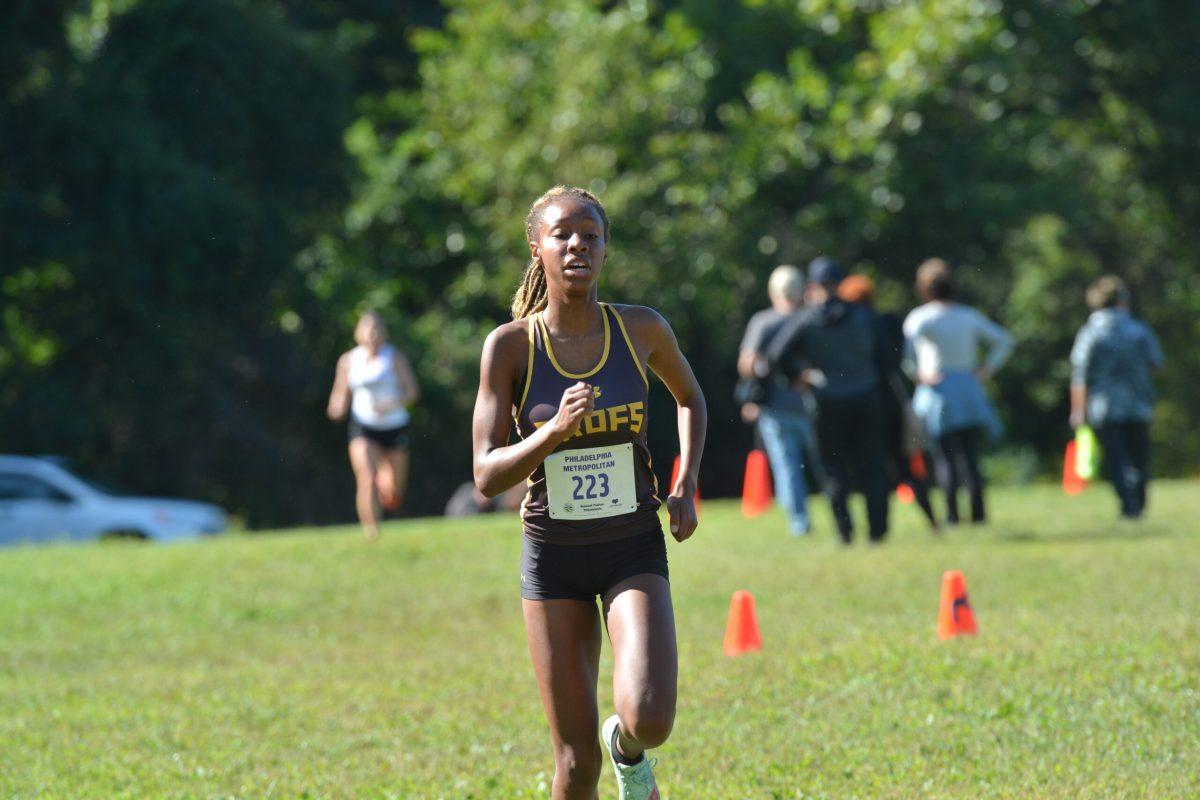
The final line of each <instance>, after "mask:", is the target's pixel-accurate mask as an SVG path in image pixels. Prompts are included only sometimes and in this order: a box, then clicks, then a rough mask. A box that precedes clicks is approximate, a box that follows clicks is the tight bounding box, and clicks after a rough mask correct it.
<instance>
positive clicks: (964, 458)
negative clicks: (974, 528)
mask: <svg viewBox="0 0 1200 800" xmlns="http://www.w3.org/2000/svg"><path fill="white" fill-rule="evenodd" d="M981 435H982V431H981V430H980V429H979V428H966V429H964V430H958V431H953V432H951V433H947V434H945V435H943V436H940V437H938V439H937V441H936V442H935V444H934V448H933V471H934V475H935V476H936V478H937V484H938V488H940V489H941V490H942V494H944V495H945V496H946V520H947V521H948V522H949V523H950V524H951V525H957V524H958V489H959V487H960V486H965V487H966V489H967V493H968V494H969V495H970V496H971V521H972V522H983V521H984V520H986V519H987V513H986V510H985V509H984V507H983V474H982V473H981V472H980V471H979V440H980V438H981Z"/></svg>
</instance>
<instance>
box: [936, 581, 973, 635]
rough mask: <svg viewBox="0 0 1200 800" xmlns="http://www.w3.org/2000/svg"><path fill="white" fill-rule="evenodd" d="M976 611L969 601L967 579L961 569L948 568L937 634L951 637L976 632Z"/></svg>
mask: <svg viewBox="0 0 1200 800" xmlns="http://www.w3.org/2000/svg"><path fill="white" fill-rule="evenodd" d="M976 632H977V631H976V628H975V612H973V611H972V610H971V604H970V603H969V602H968V601H967V579H966V578H964V577H963V574H962V572H961V571H959V570H956V569H951V570H947V571H946V574H944V575H942V603H941V606H940V607H939V608H938V626H937V635H938V638H939V639H949V638H951V637H954V636H963V635H966V634H974V633H976Z"/></svg>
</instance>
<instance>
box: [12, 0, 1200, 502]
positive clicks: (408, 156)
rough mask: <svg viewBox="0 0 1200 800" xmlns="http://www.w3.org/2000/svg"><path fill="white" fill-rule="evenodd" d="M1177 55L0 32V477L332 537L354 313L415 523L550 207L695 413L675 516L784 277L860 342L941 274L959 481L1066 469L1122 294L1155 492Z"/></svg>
mask: <svg viewBox="0 0 1200 800" xmlns="http://www.w3.org/2000/svg"><path fill="white" fill-rule="evenodd" d="M1196 41H1200V6H1197V5H1196V4H1194V3H1191V2H1188V0H1142V1H1141V2H1138V3H1097V2H1093V1H1092V0H1055V1H1054V2H1051V1H1050V0H1003V2H1002V1H1001V0H946V2H940V3H926V4H914V3H896V2H889V1H888V0H803V2H800V3H796V2H794V0H788V1H787V2H784V0H742V2H736V3H731V2H727V1H726V0H677V1H676V2H665V1H664V2H652V1H651V0H617V1H612V2H600V1H599V0H517V1H516V2H511V3H493V2H486V0H447V2H444V3H436V2H429V1H425V2H419V1H416V0H414V1H411V2H407V3H403V4H395V3H389V2H385V1H384V0H320V1H319V2H303V3H301V2H290V1H289V0H207V1H206V2H203V3H195V2H188V1H187V0H37V1H36V2H35V1H34V0H17V2H15V3H8V4H5V6H4V9H3V10H0V293H2V295H0V297H2V306H3V308H2V311H0V315H2V316H0V441H3V442H4V446H3V450H4V451H6V452H18V453H58V454H63V455H67V456H70V457H72V458H73V459H75V460H76V461H78V462H79V463H80V464H81V466H82V468H83V469H84V470H85V471H87V472H89V473H91V474H97V475H101V476H104V477H107V478H110V479H112V480H115V481H116V482H118V483H123V484H126V485H128V486H131V487H134V488H136V489H137V490H138V491H140V492H146V493H172V494H186V495H189V496H194V497H198V498H204V499H209V500H213V501H215V502H218V503H221V504H222V505H224V506H225V507H227V508H229V509H231V510H233V511H235V512H236V513H238V514H240V515H241V516H242V517H243V518H244V519H245V520H246V521H247V522H248V523H249V524H251V525H253V526H267V525H282V524H294V523H308V522H327V521H335V520H348V519H350V518H352V515H353V507H352V506H353V504H352V492H351V485H352V482H351V477H350V473H349V469H348V467H347V465H346V463H345V451H344V445H345V439H344V433H343V431H341V430H340V429H339V428H337V427H336V426H333V425H332V424H330V423H328V422H327V421H326V420H325V419H324V416H323V408H324V401H325V398H326V396H327V393H328V389H329V384H330V381H331V379H332V370H333V365H334V361H335V359H336V356H337V354H338V353H339V352H340V351H342V350H344V349H346V348H347V347H349V346H350V344H351V342H350V329H351V326H352V324H353V321H354V319H355V318H356V316H357V314H358V313H360V312H361V311H362V310H364V309H366V308H374V309H378V310H379V311H380V312H381V313H382V314H383V315H384V317H385V318H386V319H387V320H388V322H389V324H390V327H391V332H392V336H393V338H394V339H395V340H396V341H397V342H398V344H399V345H400V346H401V347H402V348H403V349H405V350H406V351H407V352H409V353H410V355H411V357H412V360H413V363H414V365H415V367H416V370H417V372H418V374H419V376H420V379H421V382H422V384H423V387H424V389H425V400H424V402H423V403H422V404H421V406H420V407H419V408H418V409H416V410H415V415H414V432H415V438H414V447H413V449H414V471H413V479H412V491H411V493H410V496H411V498H412V502H411V506H410V510H411V511H412V512H413V513H437V512H438V511H440V509H441V506H442V505H443V504H444V502H445V500H446V498H447V497H449V495H450V493H451V492H452V491H453V489H454V488H455V486H456V485H457V484H458V483H460V482H461V481H464V480H467V479H469V477H470V452H469V436H468V432H467V431H468V425H469V415H470V410H471V406H472V404H473V400H474V388H475V381H476V378H477V368H478V355H479V350H480V345H481V342H482V339H483V337H484V335H485V334H486V332H487V331H488V330H490V329H491V328H492V327H493V326H494V325H495V324H497V323H498V322H500V321H502V320H503V319H504V318H505V315H506V309H507V307H508V300H509V297H510V295H511V293H512V291H513V289H514V288H515V286H516V283H517V280H518V278H519V275H520V270H521V268H522V266H523V264H524V262H525V259H526V257H527V247H526V246H525V244H524V242H523V229H522V228H523V218H524V215H525V212H526V210H527V208H528V205H529V203H530V202H531V201H532V200H533V199H534V198H536V197H537V196H538V195H539V194H540V193H541V192H542V191H543V190H545V189H546V188H547V187H549V186H551V185H554V184H557V183H571V184H577V185H582V186H585V187H587V188H589V189H591V190H593V191H595V192H597V193H598V194H600V195H601V197H602V198H603V200H604V201H605V203H606V206H607V207H608V210H609V214H610V216H611V218H612V220H613V242H612V245H611V250H612V258H611V260H610V264H609V266H608V268H607V274H606V276H605V278H604V283H603V291H604V294H605V297H606V299H609V300H612V301H614V302H629V303H645V304H649V305H653V306H655V307H656V308H658V309H659V310H660V311H662V312H663V314H664V315H665V316H666V317H667V318H668V319H669V320H670V321H671V322H672V324H673V325H674V327H675V330H676V333H677V334H678V335H679V337H680V340H681V343H682V344H683V347H684V350H685V352H686V353H687V354H688V356H689V358H690V359H691V361H692V363H693V366H694V367H695V368H696V371H697V373H698V377H699V379H700V381H701V384H702V385H703V386H704V387H705V389H706V392H707V395H708V399H709V405H710V412H711V418H712V425H711V429H710V433H709V456H708V458H707V459H706V460H705V464H704V469H703V471H702V472H703V474H702V491H703V492H704V493H705V494H706V495H710V496H712V495H718V494H723V493H733V492H735V491H736V490H737V487H738V485H739V480H740V473H741V455H740V454H742V453H744V452H745V450H746V449H748V447H749V446H750V445H751V438H750V432H749V431H748V430H747V429H746V428H745V427H744V426H742V425H741V423H740V422H738V421H737V413H736V409H735V408H734V405H733V401H732V398H731V396H730V389H731V387H732V384H733V378H734V366H733V362H734V354H735V352H736V348H737V344H738V341H739V339H740V336H741V333H742V329H743V326H744V324H745V321H746V319H747V318H748V317H749V315H750V314H751V313H752V312H753V311H754V310H756V309H757V308H758V307H761V306H762V305H764V304H765V279H766V275H767V274H768V273H769V272H770V270H771V269H772V268H773V267H774V266H776V265H777V264H779V263H796V264H801V265H802V264H804V263H806V262H807V261H808V260H809V259H810V258H812V257H813V256H815V255H817V254H830V255H834V256H837V257H838V258H839V259H840V260H842V261H843V262H844V263H846V264H847V265H848V266H850V267H851V268H852V269H854V270H856V271H861V272H864V273H867V274H869V275H871V276H872V277H874V278H875V280H876V281H877V283H878V285H879V287H880V303H879V305H880V306H881V307H882V308H884V309H887V310H896V311H902V310H904V309H907V308H908V307H910V306H912V305H913V304H914V303H915V300H914V298H913V296H912V291H911V283H912V274H913V271H914V269H915V266H916V265H917V264H918V263H919V262H920V261H921V260H923V259H924V258H926V257H928V256H933V255H936V256H940V257H942V258H945V259H947V260H948V261H950V262H952V263H954V264H956V265H957V267H958V274H959V277H960V279H961V283H962V285H963V288H964V292H965V294H966V297H967V299H968V300H970V301H971V302H973V303H974V304H976V305H978V306H979V307H981V308H982V309H983V310H985V311H986V312H987V313H988V314H989V315H991V316H992V317H993V318H995V319H997V320H998V321H1000V322H1002V323H1003V324H1005V325H1006V326H1008V327H1009V328H1010V329H1011V330H1012V331H1013V333H1014V335H1015V336H1016V338H1017V349H1016V353H1015V355H1014V357H1013V359H1012V361H1011V362H1010V363H1009V365H1008V366H1007V367H1006V368H1005V370H1003V371H1002V372H1001V373H1000V375H999V376H998V377H997V380H996V383H995V386H994V387H993V388H994V390H995V394H996V399H997V404H998V406H999V408H1000V409H1001V413H1002V414H1003V415H1004V417H1005V420H1006V422H1007V428H1008V430H1007V434H1006V439H1005V442H1004V444H1003V445H1002V448H1001V451H1000V454H999V456H998V458H997V461H996V462H995V464H996V465H997V468H1000V467H1005V468H1007V469H1010V470H1012V471H1016V472H1022V473H1029V474H1036V473H1038V472H1039V471H1047V470H1049V469H1050V468H1051V467H1052V465H1053V463H1054V459H1055V458H1057V457H1058V455H1059V453H1060V452H1061V445H1062V443H1063V442H1064V441H1065V439H1066V438H1067V437H1068V435H1069V432H1068V429H1067V427H1066V425H1065V420H1066V382H1067V376H1068V367H1067V364H1066V355H1067V353H1068V351H1069V349H1070V344H1071V340H1072V337H1073V335H1074V332H1075V330H1076V329H1077V327H1078V326H1079V324H1081V323H1082V321H1083V319H1084V318H1085V316H1086V309H1085V306H1084V303H1083V290H1084V288H1085V286H1086V285H1087V283H1088V282H1090V281H1091V280H1092V279H1094V278H1095V277H1097V276H1099V275H1101V274H1104V273H1109V272H1113V273H1117V274H1120V275H1122V276H1124V277H1125V278H1126V279H1127V280H1128V281H1129V283H1130V285H1131V287H1132V289H1133V291H1134V301H1135V310H1136V311H1137V312H1138V313H1139V314H1141V315H1142V316H1144V317H1145V318H1146V319H1147V320H1148V321H1149V322H1150V324H1151V325H1152V326H1154V327H1155V329H1156V330H1157V331H1158V332H1159V334H1160V336H1161V338H1162V341H1163V345H1164V349H1165V351H1166V353H1167V358H1168V373H1167V375H1166V377H1165V378H1164V379H1162V381H1161V382H1160V385H1159V388H1160V402H1159V408H1158V418H1157V421H1156V427H1155V429H1154V437H1155V442H1156V448H1157V449H1156V458H1155V463H1156V467H1157V468H1158V470H1159V471H1160V472H1175V473H1179V472H1182V471H1188V472H1190V471H1192V470H1193V469H1194V467H1195V464H1196V461H1197V455H1198V453H1200V407H1198V406H1197V404H1196V403H1195V401H1194V399H1193V397H1192V396H1191V393H1192V391H1193V389H1192V386H1191V382H1192V378H1193V376H1195V375H1197V374H1200V354H1198V352H1197V348H1196V347H1194V346H1193V339H1194V338H1195V337H1196V335H1197V333H1200V257H1198V256H1197V253H1200V246H1198V245H1200V241H1198V240H1200V147H1197V142H1198V141H1200V88H1198V87H1200V54H1198V51H1197V48H1196V47H1195V42H1196ZM650 414H651V416H654V417H656V418H660V419H669V415H670V414H671V403H670V399H669V397H667V396H666V394H665V392H663V391H661V390H658V391H657V392H656V394H655V395H654V396H653V397H652V403H651V409H650ZM673 428H674V426H673V425H669V424H659V425H656V426H651V429H650V430H651V431H652V442H651V444H652V448H653V450H654V453H655V454H656V456H657V459H656V464H659V465H660V466H662V467H663V468H664V469H669V468H670V457H671V456H672V455H673V453H674V449H673V448H674V444H673V436H674V430H673ZM664 477H665V476H664Z"/></svg>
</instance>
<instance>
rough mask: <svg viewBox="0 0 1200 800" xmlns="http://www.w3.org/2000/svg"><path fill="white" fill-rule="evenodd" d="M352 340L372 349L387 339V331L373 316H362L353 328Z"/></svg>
mask: <svg viewBox="0 0 1200 800" xmlns="http://www.w3.org/2000/svg"><path fill="white" fill-rule="evenodd" d="M354 341H355V342H356V343H357V344H360V345H362V346H363V347H370V348H372V349H374V348H377V347H379V346H380V345H382V344H383V343H384V342H385V341H387V331H385V330H384V328H383V325H381V324H379V320H377V319H376V318H375V317H373V316H372V317H363V318H362V319H360V320H359V321H358V326H357V327H356V328H355V329H354Z"/></svg>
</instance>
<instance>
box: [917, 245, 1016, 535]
mask: <svg viewBox="0 0 1200 800" xmlns="http://www.w3.org/2000/svg"><path fill="white" fill-rule="evenodd" d="M916 289H917V295H918V296H920V298H921V299H922V300H924V301H925V303H924V305H921V306H919V307H917V308H915V309H913V310H912V311H911V312H910V313H909V315H908V317H907V318H906V319H905V320H904V336H905V349H906V361H907V362H908V365H909V369H910V370H911V371H912V372H913V373H915V380H916V382H917V388H916V391H915V392H914V393H913V411H914V412H915V413H916V415H917V417H918V418H919V419H920V420H921V424H922V426H923V427H924V428H925V435H926V436H927V437H928V438H929V439H930V440H931V441H932V442H933V445H934V446H933V459H934V472H935V475H936V477H937V482H938V485H939V486H940V487H941V489H942V491H943V493H944V494H945V495H946V519H947V521H949V523H950V524H951V525H957V524H958V498H957V494H958V488H959V487H960V486H965V487H966V489H967V492H968V493H969V494H970V497H971V521H972V522H976V523H982V522H985V521H986V520H987V512H986V509H985V508H984V499H983V488H984V487H983V475H982V474H981V472H980V470H979V448H980V444H981V439H982V438H983V436H984V435H985V434H986V435H988V436H989V437H990V438H996V437H998V436H999V435H1000V433H1001V432H1002V430H1003V428H1002V426H1001V424H1000V418H999V417H998V416H997V415H996V411H995V409H994V408H993V407H992V404H991V402H990V401H989V400H988V398H987V395H986V394H984V391H983V386H982V385H981V382H982V381H986V380H987V379H988V378H990V377H991V376H992V374H993V373H995V371H996V370H997V369H999V368H1000V366H1001V365H1002V364H1003V363H1004V362H1005V361H1006V360H1007V359H1008V357H1009V355H1010V354H1011V353H1012V336H1011V335H1010V334H1009V333H1008V331H1006V330H1005V329H1004V328H1002V327H1000V326H999V325H997V324H996V323H994V322H992V321H991V320H989V319H988V318H987V317H985V316H984V315H983V314H981V313H980V312H978V311H976V310H975V309H974V308H971V307H970V306H966V305H963V304H961V303H958V302H956V301H955V299H954V297H955V294H956V289H955V284H954V276H953V274H952V273H951V271H950V267H949V266H947V264H946V262H945V261H942V260H941V259H940V258H931V259H929V260H928V261H926V262H924V263H923V264H921V266H920V267H918V269H917V281H916ZM981 347H986V348H987V357H986V358H985V359H984V362H983V365H982V366H979V351H980V348H981Z"/></svg>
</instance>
